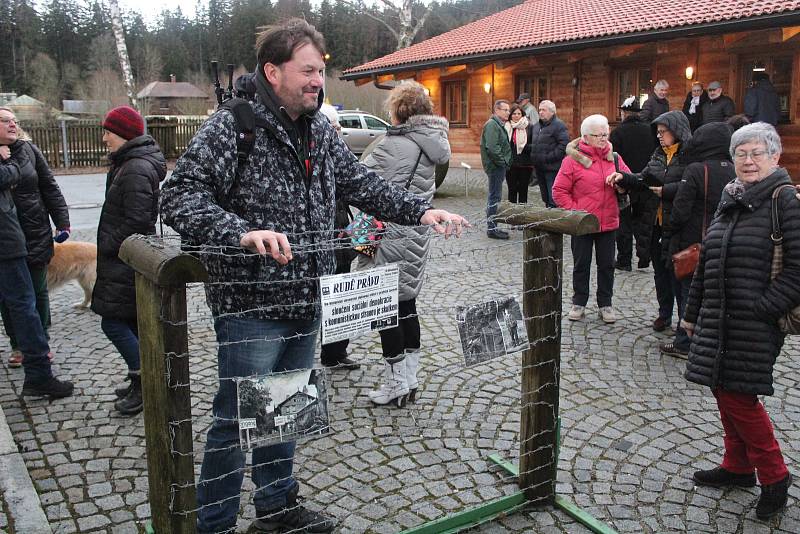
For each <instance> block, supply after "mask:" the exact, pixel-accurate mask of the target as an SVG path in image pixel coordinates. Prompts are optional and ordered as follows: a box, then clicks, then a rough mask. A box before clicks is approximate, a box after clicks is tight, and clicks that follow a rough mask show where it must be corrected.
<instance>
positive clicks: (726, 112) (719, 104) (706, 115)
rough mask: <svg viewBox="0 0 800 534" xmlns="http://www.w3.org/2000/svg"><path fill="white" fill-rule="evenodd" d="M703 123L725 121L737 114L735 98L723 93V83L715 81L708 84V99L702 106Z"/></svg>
mask: <svg viewBox="0 0 800 534" xmlns="http://www.w3.org/2000/svg"><path fill="white" fill-rule="evenodd" d="M700 113H701V115H702V118H703V124H708V123H710V122H725V121H726V120H728V119H729V118H731V117H733V116H734V115H735V114H736V105H735V104H734V103H733V99H731V97H729V96H727V95H723V94H722V84H721V83H719V82H717V81H714V82H711V83H710V84H708V101H707V102H706V103H704V104H703V105H702V106H700Z"/></svg>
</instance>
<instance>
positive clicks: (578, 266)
mask: <svg viewBox="0 0 800 534" xmlns="http://www.w3.org/2000/svg"><path fill="white" fill-rule="evenodd" d="M614 234H616V232H615V231H614V230H611V231H608V232H598V233H596V234H587V235H579V236H573V237H572V241H571V246H572V258H573V260H574V262H575V265H574V267H573V270H572V303H573V304H576V305H578V306H586V303H587V302H589V275H590V274H591V268H592V248H594V251H595V260H596V262H597V306H598V307H599V308H602V307H605V306H611V297H612V296H613V295H614V241H615V239H614Z"/></svg>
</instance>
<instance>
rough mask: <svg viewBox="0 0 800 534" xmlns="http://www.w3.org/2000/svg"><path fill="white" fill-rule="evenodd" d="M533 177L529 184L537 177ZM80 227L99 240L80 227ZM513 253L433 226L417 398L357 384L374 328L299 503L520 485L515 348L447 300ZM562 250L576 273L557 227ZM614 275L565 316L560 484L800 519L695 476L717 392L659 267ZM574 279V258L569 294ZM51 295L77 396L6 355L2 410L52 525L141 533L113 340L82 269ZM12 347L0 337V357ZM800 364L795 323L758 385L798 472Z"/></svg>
mask: <svg viewBox="0 0 800 534" xmlns="http://www.w3.org/2000/svg"><path fill="white" fill-rule="evenodd" d="M477 176H478V175H477V174H474V175H473V176H472V177H471V178H470V180H471V181H472V182H473V183H472V187H471V196H470V197H469V198H466V199H465V198H464V196H463V190H464V189H463V173H462V172H461V171H455V177H456V180H455V181H454V183H452V184H450V185H449V186H448V185H446V187H445V188H444V190H445V192H446V193H449V194H446V195H445V196H443V197H442V198H439V199H437V200H436V204H437V206H439V207H443V208H446V209H450V210H453V211H459V212H462V213H467V214H470V215H473V216H475V215H477V218H478V219H480V217H481V215H480V212H481V211H482V209H483V203H484V197H483V194H482V193H481V192H480V191H479V190H478V188H477V187H478V185H479V182H480V180H479V179H478V178H476V177H477ZM448 180H450V179H448ZM531 195H532V197H533V196H538V194H536V192H535V188H532V189H531ZM74 238H77V239H85V240H93V239H94V238H93V236H92V234H91V231H80V232H78V235H77V236H74ZM521 257H522V232H519V231H512V239H511V241H509V242H497V241H491V240H488V239H486V237H485V232H484V231H483V228H480V227H479V228H477V229H476V231H474V232H471V233H469V234H468V235H467V236H465V238H464V239H462V240H458V241H456V240H452V241H450V240H449V241H444V240H437V241H436V248H435V251H434V259H433V260H432V261H431V263H430V264H429V268H428V271H427V280H426V283H425V286H424V289H423V292H422V294H421V297H420V300H419V312H420V314H421V316H422V317H421V322H422V326H423V350H424V351H425V352H424V355H423V358H422V370H421V373H420V374H421V386H420V387H421V390H420V395H419V398H418V400H417V402H416V404H414V405H410V407H408V408H406V409H402V410H398V409H389V408H376V407H373V406H372V405H371V403H370V402H369V401H368V400H367V397H366V392H367V391H368V390H370V389H372V388H374V387H375V386H376V385H377V384H378V383H379V380H380V373H381V367H382V366H381V358H380V351H379V344H378V337H377V336H366V337H364V338H361V339H359V340H357V341H356V342H355V343H353V344H352V345H351V351H352V353H353V355H354V357H355V358H356V359H358V360H360V361H361V362H362V363H363V364H365V365H363V367H362V369H361V370H359V371H354V372H351V373H343V372H334V373H332V376H331V391H330V393H331V396H330V412H331V417H332V432H331V433H330V434H329V435H328V436H325V437H322V438H317V439H313V440H309V441H306V442H305V443H303V444H301V445H300V446H299V447H298V452H297V457H296V474H297V476H298V478H299V479H300V481H301V485H302V489H301V494H302V495H304V496H305V499H306V503H307V505H308V506H309V507H311V508H315V509H323V508H324V509H326V510H327V511H328V512H329V513H332V514H333V515H335V516H336V517H337V518H338V519H339V521H340V532H345V533H356V532H376V533H389V532H397V531H399V530H403V529H405V528H409V527H412V526H415V525H419V524H421V523H423V522H426V521H429V520H433V519H438V518H442V517H445V516H447V515H449V514H452V513H454V512H457V511H459V510H464V509H467V508H469V507H471V506H475V505H477V504H479V503H481V502H485V501H488V500H491V499H495V498H498V497H501V496H503V495H509V494H511V493H513V492H515V491H517V486H516V484H515V480H514V479H511V478H509V477H508V476H507V475H505V474H504V473H503V472H502V471H499V470H498V469H497V468H496V467H493V466H492V465H491V464H490V463H488V462H487V460H486V457H487V456H488V455H489V454H491V453H495V452H499V453H500V454H501V455H503V456H505V457H506V458H508V459H510V460H513V461H516V459H517V456H518V449H519V441H518V431H519V419H520V417H519V411H520V402H519V387H520V379H519V375H520V355H519V354H516V355H513V356H510V357H506V358H502V359H499V360H495V361H491V362H485V363H483V364H480V365H477V366H475V367H472V368H468V369H465V368H464V367H463V363H462V356H461V349H460V346H459V341H458V335H457V332H456V330H455V321H454V319H453V316H454V313H455V309H454V307H455V306H456V305H464V304H470V303H476V302H480V301H482V300H486V299H488V298H492V297H496V296H505V295H508V294H519V293H520V292H521ZM564 258H565V266H564V272H565V273H570V272H571V256H570V253H569V248H568V240H567V239H565V251H564ZM615 289H616V291H615V293H616V294H615V300H614V304H615V308H616V309H617V310H618V313H619V315H620V319H619V320H618V322H617V323H616V324H614V325H606V324H603V323H602V322H601V321H600V320H599V319H598V318H597V313H596V307H593V304H591V303H590V307H589V309H588V312H589V313H588V314H587V319H585V320H584V321H581V322H576V323H570V322H569V321H566V320H564V321H563V323H562V327H563V336H562V343H563V350H562V355H561V358H562V367H561V398H560V403H561V418H562V431H561V434H562V446H561V451H560V461H559V470H558V479H557V490H558V493H559V494H561V495H564V496H566V497H567V498H569V499H570V500H573V501H574V502H575V503H577V504H578V505H579V506H581V507H583V508H584V509H585V510H587V511H588V512H590V513H591V514H593V515H594V516H595V517H597V518H598V519H600V520H602V521H605V522H607V523H608V524H610V525H611V526H612V527H613V528H615V529H617V530H618V531H620V532H647V533H651V532H657V533H664V532H724V533H747V534H750V533H762V532H763V533H796V532H800V507H798V506H796V500H797V498H798V496H799V493H800V492H798V490H797V488H796V487H795V488H793V489H792V490H791V494H792V498H791V499H790V507H789V509H788V510H787V512H786V513H785V514H783V516H782V517H779V518H776V519H774V520H773V521H771V522H769V523H763V522H760V521H757V520H756V519H755V515H754V511H753V507H754V503H755V500H756V498H757V495H758V493H757V489H750V490H741V489H737V490H730V491H721V490H714V489H707V488H694V487H693V484H692V482H691V479H690V477H691V473H692V471H693V470H694V469H696V468H708V467H711V466H713V465H715V464H716V463H717V462H719V461H720V459H721V445H722V438H721V427H720V424H719V421H718V418H717V412H716V406H715V404H714V402H713V398H712V397H711V395H710V393H709V391H708V390H707V389H705V388H701V387H698V386H695V385H692V384H689V383H687V382H686V381H685V380H684V379H683V378H682V372H683V368H684V365H685V364H684V362H683V361H681V360H676V359H672V358H669V357H662V356H660V355H659V353H658V350H657V343H658V342H660V341H663V340H664V339H666V338H665V337H664V336H662V335H659V334H655V333H653V332H652V330H651V329H650V327H649V324H650V321H651V320H652V319H653V313H654V310H656V304H655V295H654V291H653V283H652V271H651V270H649V269H648V270H637V271H634V272H632V273H624V272H623V273H619V272H618V273H617V278H616V287H615ZM570 296H571V280H570V277H569V275H567V276H566V277H565V280H564V307H565V309H568V306H569V299H570ZM51 298H52V315H53V326H52V329H51V337H52V345H53V348H54V350H55V352H56V361H55V370H56V372H57V373H58V375H59V376H64V377H68V378H70V379H71V380H73V381H74V382H75V384H76V394H75V396H74V397H72V398H70V399H64V400H59V401H54V402H52V403H48V402H46V401H43V400H33V399H25V400H20V398H19V397H18V395H19V393H20V390H21V385H22V377H23V374H22V371H21V370H19V369H8V368H7V367H6V366H5V364H3V365H2V366H0V374H2V375H5V376H4V378H3V380H0V402H2V406H3V409H4V411H5V414H6V417H7V420H8V424H9V426H10V428H11V430H12V432H13V433H14V436H15V440H16V442H17V443H18V445H19V448H20V451H21V452H22V454H23V457H24V459H25V462H26V464H27V467H28V470H29V472H30V474H31V478H32V479H33V480H34V483H35V485H36V488H37V490H38V491H39V494H40V497H41V502H42V505H43V507H44V510H45V512H46V514H47V516H48V518H49V519H50V521H51V523H52V525H53V529H54V531H55V532H75V531H79V532H120V533H121V532H138V531H141V530H142V529H143V526H144V524H145V523H146V521H147V520H148V518H149V515H150V511H149V505H148V503H147V471H146V470H147V465H146V460H145V445H144V429H143V426H142V418H141V416H138V417H134V418H125V417H121V416H119V415H117V414H116V413H115V412H114V411H113V400H114V398H115V397H114V394H113V389H114V387H115V386H116V385H117V384H118V383H119V382H120V381H121V380H122V378H123V376H124V374H125V367H124V364H123V361H122V358H121V357H119V355H117V354H116V352H115V351H114V350H113V348H112V346H111V344H110V343H109V342H108V341H107V339H106V338H105V336H104V335H103V334H102V332H101V331H100V325H99V318H98V317H97V316H95V315H94V314H92V313H91V312H88V311H79V310H74V309H73V308H72V307H71V304H72V303H74V302H77V301H79V300H80V291H79V289H78V288H77V287H68V288H65V289H63V290H61V291H59V292H57V293H55V294H53V295H52V296H51ZM189 310H190V342H191V369H192V386H191V387H192V394H193V414H194V418H195V420H194V426H193V428H194V432H195V451H196V453H197V455H196V460H197V462H198V465H199V461H200V459H201V457H202V447H203V442H204V439H205V430H206V428H207V427H208V425H209V423H210V406H211V399H212V395H213V394H214V392H215V390H216V363H215V341H214V335H213V331H212V329H211V322H210V317H209V314H208V310H207V308H206V307H205V303H204V300H203V295H202V290H201V288H199V287H194V288H191V289H190V291H189ZM7 356H8V349H7V346H6V345H3V352H2V357H3V361H4V362H5V359H6V358H7ZM798 367H800V365H799V364H798V341H797V340H796V339H789V341H788V342H787V344H786V346H785V349H784V353H783V354H782V355H781V357H780V359H779V363H778V364H777V366H776V391H777V393H776V396H775V397H772V398H767V399H766V405H767V408H768V409H769V410H770V412H771V415H772V418H773V421H774V423H775V426H776V431H777V434H778V439H779V441H780V443H781V445H782V447H783V451H784V454H785V456H786V458H787V461H788V462H789V464H790V468H791V469H793V470H794V466H795V464H796V460H797V456H798V447H799V446H800V445H799V444H800V440H799V439H798V438H800V435H799V433H798V422H800V393H798V391H797V388H796V385H797V383H798V379H797V376H798ZM245 484H246V485H245V489H246V490H247V491H246V492H245V494H244V495H243V498H242V503H243V504H242V513H241V514H240V516H241V520H240V522H239V531H240V532H245V531H247V529H248V526H249V524H250V522H251V520H252V518H253V515H254V510H253V507H252V505H251V504H250V496H251V495H250V493H249V491H250V490H251V489H252V485H251V484H250V483H249V482H246V483H245ZM0 521H2V522H5V515H4V514H3V513H2V510H0ZM4 528H8V527H7V526H6V525H5V524H2V523H0V530H1V529H4ZM476 531H477V532H484V533H504V532H542V533H551V532H569V533H581V532H589V531H588V529H586V528H585V527H583V526H581V525H579V524H577V523H576V522H574V521H573V520H572V519H570V518H569V517H568V516H567V515H565V514H564V513H562V512H560V511H554V510H551V509H528V510H525V511H522V512H518V513H514V514H511V515H508V516H506V517H504V518H502V519H499V520H496V521H492V522H488V523H485V524H483V525H481V526H479V527H477V528H476Z"/></svg>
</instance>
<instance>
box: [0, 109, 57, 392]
mask: <svg viewBox="0 0 800 534" xmlns="http://www.w3.org/2000/svg"><path fill="white" fill-rule="evenodd" d="M12 123H13V124H16V123H15V121H14V119H13V118H9V117H5V116H2V115H0V128H7V127H8V125H9V124H12ZM10 157H11V150H10V149H9V147H8V146H0V161H1V162H2V163H0V251H2V252H0V300H1V301H2V302H4V303H5V304H6V305H7V306H8V308H9V310H10V312H11V313H10V317H11V320H12V321H13V323H14V330H15V332H16V335H17V339H18V342H19V349H20V351H22V354H23V360H22V365H23V367H24V369H25V381H24V382H23V384H22V395H23V396H28V395H30V396H37V397H41V396H46V397H51V398H62V397H69V396H70V395H72V391H73V386H72V382H67V381H61V380H59V379H57V378H56V377H54V376H53V370H52V367H51V365H50V360H49V359H48V358H47V354H48V353H49V352H50V346H49V345H48V343H47V337H46V336H45V333H44V328H43V327H42V322H41V320H40V319H39V315H38V313H37V311H36V295H35V294H34V291H33V283H32V282H31V274H30V271H29V270H28V266H27V264H26V262H25V257H26V256H27V254H28V250H27V247H26V245H25V234H24V233H23V232H22V228H21V227H20V225H19V220H18V219H17V210H16V207H15V206H14V199H13V197H12V195H11V189H12V188H13V187H15V186H16V185H17V184H18V183H19V181H20V178H21V174H20V168H19V165H20V164H25V163H27V161H25V159H24V156H23V159H19V158H17V159H16V161H14V162H11V161H10Z"/></svg>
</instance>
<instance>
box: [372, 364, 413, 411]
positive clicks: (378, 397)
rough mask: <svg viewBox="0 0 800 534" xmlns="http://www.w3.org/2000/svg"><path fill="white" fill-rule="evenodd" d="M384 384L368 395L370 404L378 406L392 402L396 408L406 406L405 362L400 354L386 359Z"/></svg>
mask: <svg viewBox="0 0 800 534" xmlns="http://www.w3.org/2000/svg"><path fill="white" fill-rule="evenodd" d="M384 364H385V365H386V367H385V369H384V374H385V377H384V379H385V381H386V383H384V384H381V387H380V389H377V390H375V391H370V392H369V393H368V395H369V398H370V400H371V401H372V402H374V403H375V404H379V405H384V404H389V403H390V402H392V401H394V402H396V403H397V407H398V408H402V407H403V406H405V404H406V397H407V396H408V383H407V382H406V360H405V355H404V354H401V355H399V356H396V357H394V358H387V359H386V360H385V362H384Z"/></svg>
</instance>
